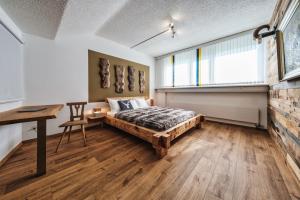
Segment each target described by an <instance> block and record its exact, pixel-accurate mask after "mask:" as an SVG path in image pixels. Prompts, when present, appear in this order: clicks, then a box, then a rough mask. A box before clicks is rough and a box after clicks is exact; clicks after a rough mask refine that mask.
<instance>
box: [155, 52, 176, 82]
mask: <svg viewBox="0 0 300 200" xmlns="http://www.w3.org/2000/svg"><path fill="white" fill-rule="evenodd" d="M155 72H156V73H155V77H156V87H171V86H173V64H172V56H169V57H165V58H163V59H160V60H157V61H156V70H155Z"/></svg>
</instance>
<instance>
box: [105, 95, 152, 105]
mask: <svg viewBox="0 0 300 200" xmlns="http://www.w3.org/2000/svg"><path fill="white" fill-rule="evenodd" d="M141 97H144V98H145V99H146V100H149V104H150V106H154V99H150V98H149V97H147V96H137V97H107V98H105V102H106V103H108V100H107V99H115V100H121V99H135V98H141Z"/></svg>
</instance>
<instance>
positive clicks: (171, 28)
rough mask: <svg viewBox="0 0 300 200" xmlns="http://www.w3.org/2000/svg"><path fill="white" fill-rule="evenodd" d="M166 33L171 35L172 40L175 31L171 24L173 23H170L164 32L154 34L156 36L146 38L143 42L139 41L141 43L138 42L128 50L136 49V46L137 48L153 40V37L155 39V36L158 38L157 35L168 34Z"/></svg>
mask: <svg viewBox="0 0 300 200" xmlns="http://www.w3.org/2000/svg"><path fill="white" fill-rule="evenodd" d="M168 31H171V33H172V38H174V37H175V33H176V31H175V28H174V24H173V23H170V24H169V26H168V29H166V30H164V31H162V32H160V33H158V34H156V35H153V36H152V37H149V38H147V39H145V40H143V41H141V42H139V43H137V44H135V45H133V46H132V47H130V48H134V47H137V46H139V45H141V44H143V43H145V42H147V41H149V40H151V39H153V38H155V37H157V36H159V35H161V34H164V33H166V32H168Z"/></svg>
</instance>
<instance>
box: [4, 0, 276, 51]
mask: <svg viewBox="0 0 300 200" xmlns="http://www.w3.org/2000/svg"><path fill="white" fill-rule="evenodd" d="M276 1H277V0H69V1H68V3H67V0H0V5H1V7H2V8H3V9H4V10H5V11H6V12H7V13H8V15H9V16H10V17H11V18H12V19H13V20H14V21H15V22H16V24H17V25H18V26H19V27H20V28H21V30H22V31H23V32H26V33H30V34H35V35H38V36H42V37H47V38H55V37H56V36H62V37H68V36H71V35H79V34H96V35H98V36H100V37H104V38H107V39H109V40H113V41H115V42H117V43H120V44H123V45H125V46H128V47H130V46H132V45H134V44H136V43H138V42H140V41H142V40H144V39H146V38H148V37H151V36H152V35H155V34H157V33H159V32H160V31H163V30H164V29H165V28H167V26H168V24H169V23H170V22H171V21H173V22H174V24H175V29H176V32H177V33H176V37H175V38H174V39H172V38H171V34H170V33H165V34H163V35H161V36H159V37H157V38H155V39H153V40H150V41H148V42H147V43H145V44H142V45H140V46H139V47H136V48H135V50H137V51H141V52H144V53H146V54H149V55H151V56H159V55H162V54H165V53H168V52H171V51H175V50H179V49H183V48H186V47H189V46H193V45H197V44H200V43H203V42H207V41H210V40H214V39H217V38H220V37H224V36H227V35H231V34H234V33H237V32H241V31H244V30H248V29H252V28H254V27H256V26H258V25H261V24H264V23H267V22H268V21H269V20H270V18H271V15H272V12H273V9H274V7H275V4H276Z"/></svg>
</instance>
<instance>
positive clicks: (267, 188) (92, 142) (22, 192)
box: [0, 122, 300, 200]
mask: <svg viewBox="0 0 300 200" xmlns="http://www.w3.org/2000/svg"><path fill="white" fill-rule="evenodd" d="M58 139H59V138H58V137H51V138H50V139H48V142H47V148H48V150H47V155H48V160H47V162H48V172H47V175H45V176H43V177H40V178H34V177H31V175H32V174H34V173H35V155H36V152H35V151H36V144H35V142H27V143H25V144H24V145H23V146H22V147H21V149H19V150H18V151H17V152H16V153H15V154H14V155H13V157H11V158H10V159H9V160H8V162H7V163H6V164H5V165H4V166H3V167H1V168H0V194H1V195H2V196H0V199H14V200H15V199H86V200H92V199H106V200H107V199H108V200H109V199H184V200H187V199H197V200H198V199H213V200H219V199H238V200H240V199H268V200H269V199H280V200H285V199H299V198H300V189H299V186H298V185H297V183H296V182H295V180H294V179H293V175H292V174H291V173H290V171H289V170H288V169H287V167H286V166H285V164H284V160H283V159H282V157H281V155H280V153H279V152H277V150H276V146H275V144H274V142H273V141H272V140H271V138H270V137H269V135H268V134H267V133H266V132H263V131H258V130H255V129H251V128H243V127H239V126H232V125H224V124H218V123H211V122H206V123H205V124H204V128H203V129H200V130H191V131H189V132H187V133H186V134H184V135H183V137H180V138H178V139H177V140H176V141H175V143H174V144H173V146H172V147H171V149H170V151H169V154H168V156H166V157H165V158H164V159H161V160H159V159H157V157H156V156H155V154H154V151H153V149H152V147H151V145H150V144H148V143H145V142H143V141H141V140H139V139H137V138H135V137H132V136H130V135H128V134H125V133H124V132H121V131H119V130H117V129H115V128H112V127H107V128H104V129H101V128H97V129H91V130H89V131H87V139H88V140H87V143H88V147H83V146H82V140H81V135H80V134H79V133H74V134H73V135H72V137H71V143H69V144H64V145H63V147H62V148H60V150H59V152H58V153H57V154H55V153H54V151H55V147H56V144H57V142H58Z"/></svg>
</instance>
